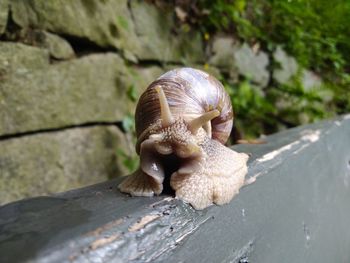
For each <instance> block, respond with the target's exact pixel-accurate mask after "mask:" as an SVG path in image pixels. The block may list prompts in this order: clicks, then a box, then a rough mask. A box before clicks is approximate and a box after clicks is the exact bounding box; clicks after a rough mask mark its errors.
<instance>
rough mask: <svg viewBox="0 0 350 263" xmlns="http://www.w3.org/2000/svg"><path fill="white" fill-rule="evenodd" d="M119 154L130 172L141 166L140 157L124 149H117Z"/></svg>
mask: <svg viewBox="0 0 350 263" xmlns="http://www.w3.org/2000/svg"><path fill="white" fill-rule="evenodd" d="M117 155H118V156H119V157H120V158H121V160H122V163H123V165H124V167H125V168H126V169H128V171H129V172H134V171H135V170H136V169H137V167H138V166H139V157H138V156H137V155H131V154H129V153H126V152H125V151H124V150H123V149H121V148H118V149H117Z"/></svg>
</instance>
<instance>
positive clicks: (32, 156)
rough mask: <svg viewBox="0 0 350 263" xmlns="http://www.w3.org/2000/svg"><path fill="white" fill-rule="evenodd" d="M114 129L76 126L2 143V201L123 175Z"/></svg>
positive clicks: (119, 137)
mask: <svg viewBox="0 0 350 263" xmlns="http://www.w3.org/2000/svg"><path fill="white" fill-rule="evenodd" d="M127 147H128V146H127V145H126V139H125V135H123V133H122V132H121V131H120V130H119V129H118V128H116V127H113V126H110V127H93V128H76V129H69V130H65V131H60V132H50V133H43V134H37V135H32V136H25V137H20V138H15V139H10V140H6V141H1V142H0V148H1V151H0V171H1V172H0V204H4V203H7V202H10V201H14V200H17V199H20V198H24V197H31V196H37V195H45V194H50V193H56V192H60V191H65V190H68V189H73V188H76V187H81V186H84V185H89V184H94V183H98V182H101V181H104V180H107V179H108V178H112V177H115V176H119V175H122V174H125V173H126V171H125V168H124V167H123V166H122V164H121V160H119V159H118V156H117V154H116V153H117V149H118V148H123V149H126V148H127Z"/></svg>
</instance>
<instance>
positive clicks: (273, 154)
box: [256, 141, 300, 163]
mask: <svg viewBox="0 0 350 263" xmlns="http://www.w3.org/2000/svg"><path fill="white" fill-rule="evenodd" d="M299 143H300V141H295V142H292V143H290V144H287V145H285V146H283V147H281V148H279V149H277V150H275V151H272V152H269V153H267V154H265V155H263V156H262V157H261V158H258V159H257V160H256V161H257V162H260V163H262V162H266V161H270V160H273V159H274V158H275V157H276V156H278V155H280V154H281V153H283V152H285V151H288V150H290V149H292V147H293V146H295V145H297V144H299Z"/></svg>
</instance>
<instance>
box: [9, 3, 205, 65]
mask: <svg viewBox="0 0 350 263" xmlns="http://www.w3.org/2000/svg"><path fill="white" fill-rule="evenodd" d="M11 10H12V16H13V20H14V21H15V23H16V24H18V25H19V26H21V27H22V28H40V29H44V30H47V31H50V32H54V33H57V34H64V35H69V36H74V37H75V38H81V39H86V40H88V41H89V42H93V43H95V44H97V45H99V46H101V47H104V48H109V47H114V48H118V49H120V50H121V53H122V54H123V56H124V57H125V58H127V59H128V60H131V61H133V62H136V61H137V60H138V59H139V60H161V61H174V62H183V60H194V61H197V62H199V61H203V58H204V51H203V45H202V40H201V36H200V33H199V32H191V31H190V32H184V31H181V30H180V31H179V32H178V34H177V35H176V36H174V35H173V33H172V29H174V27H175V25H174V14H173V9H164V10H163V9H159V8H157V7H156V6H155V5H152V4H149V3H146V2H144V1H131V2H130V7H128V1H127V0H109V1H98V0H90V1H85V0H80V1H79V0H77V1H74V2H70V3H69V4H67V3H65V2H62V1H46V0H33V1H21V0H13V1H12V2H11ZM76 10H79V12H77V11H76Z"/></svg>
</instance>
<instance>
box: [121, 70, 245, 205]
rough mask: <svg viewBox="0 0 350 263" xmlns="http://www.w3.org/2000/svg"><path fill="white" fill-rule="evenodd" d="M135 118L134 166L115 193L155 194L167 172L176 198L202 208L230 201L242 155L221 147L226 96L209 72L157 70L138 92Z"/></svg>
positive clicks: (226, 125)
mask: <svg viewBox="0 0 350 263" xmlns="http://www.w3.org/2000/svg"><path fill="white" fill-rule="evenodd" d="M135 122H136V134H137V138H138V140H137V143H136V151H137V153H138V154H139V155H140V167H139V168H138V169H137V170H136V171H135V172H134V173H133V174H131V175H129V176H127V177H126V179H125V180H124V181H123V182H122V183H121V184H120V185H119V186H118V188H119V190H120V191H121V192H124V193H129V194H131V195H132V196H153V195H159V194H160V193H161V192H162V191H163V188H164V185H163V184H164V182H165V181H166V180H169V178H167V177H169V176H170V186H171V188H172V189H173V190H175V195H176V197H177V198H179V199H182V200H183V201H185V202H188V203H190V204H191V205H192V206H193V207H194V208H195V209H204V208H206V207H208V206H209V205H211V204H213V203H215V204H218V205H222V204H225V203H228V202H230V201H231V199H232V198H233V197H234V196H235V195H236V194H237V193H238V191H239V189H240V188H241V187H242V186H243V185H244V178H245V175H246V173H247V165H246V163H247V160H248V155H247V154H245V153H238V152H235V151H233V150H231V149H230V148H228V147H226V146H225V145H224V143H226V141H227V139H228V137H229V135H230V132H231V129H232V123H233V111H232V106H231V101H230V97H229V96H228V94H227V93H226V92H225V90H224V87H223V86H222V84H221V83H220V82H219V81H218V80H217V79H215V78H214V77H212V76H210V75H209V74H207V73H205V72H203V71H201V70H197V69H192V68H179V69H175V70H171V71H169V72H167V73H165V74H163V75H162V76H160V77H159V78H158V79H157V80H155V81H154V82H152V83H151V84H150V85H149V86H148V88H147V89H146V91H145V92H144V93H143V94H142V95H141V97H140V99H139V101H138V104H137V107H136V114H135ZM169 171H170V172H169ZM169 173H170V174H169Z"/></svg>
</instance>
